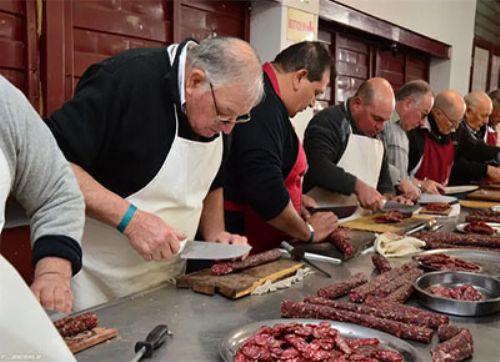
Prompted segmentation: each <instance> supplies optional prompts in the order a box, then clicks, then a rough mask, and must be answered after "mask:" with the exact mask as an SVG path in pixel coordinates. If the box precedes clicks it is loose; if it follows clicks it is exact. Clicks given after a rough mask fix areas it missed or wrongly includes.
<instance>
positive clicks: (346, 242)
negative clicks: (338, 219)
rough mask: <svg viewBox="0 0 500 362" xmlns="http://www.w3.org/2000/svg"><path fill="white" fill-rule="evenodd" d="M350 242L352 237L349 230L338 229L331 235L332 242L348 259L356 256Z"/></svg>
mask: <svg viewBox="0 0 500 362" xmlns="http://www.w3.org/2000/svg"><path fill="white" fill-rule="evenodd" d="M350 240H351V235H350V232H349V229H348V228H344V227H338V228H337V229H336V230H335V231H334V232H333V233H331V234H330V242H331V243H332V244H333V245H334V246H335V247H336V248H337V249H338V250H339V251H340V252H341V253H342V254H344V255H345V256H346V257H351V256H353V255H354V249H353V247H352V244H351V243H350Z"/></svg>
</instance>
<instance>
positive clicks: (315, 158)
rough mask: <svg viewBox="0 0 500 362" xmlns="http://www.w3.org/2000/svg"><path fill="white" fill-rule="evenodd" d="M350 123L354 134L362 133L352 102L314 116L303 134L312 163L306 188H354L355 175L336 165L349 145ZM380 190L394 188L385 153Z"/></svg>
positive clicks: (345, 191)
mask: <svg viewBox="0 0 500 362" xmlns="http://www.w3.org/2000/svg"><path fill="white" fill-rule="evenodd" d="M349 126H351V127H352V131H353V133H354V134H359V135H362V133H361V131H360V130H358V129H357V128H356V125H355V122H354V120H353V118H352V115H351V112H350V111H349V103H347V107H346V106H344V104H340V105H337V106H335V107H329V108H327V109H324V110H322V111H321V112H319V113H317V114H316V115H315V116H314V117H313V118H312V119H311V121H310V122H309V125H308V126H307V128H306V132H305V136H304V149H305V151H306V155H307V162H308V164H309V168H308V170H307V173H306V175H305V178H304V192H308V191H309V190H311V189H312V188H313V187H315V186H317V187H321V188H323V189H326V190H329V191H332V192H337V193H341V194H344V195H350V194H351V193H353V192H354V187H355V185H356V176H354V175H352V174H350V173H348V172H346V171H344V169H343V168H341V167H338V166H337V163H338V162H339V161H340V159H341V157H342V155H343V154H344V151H345V149H346V147H347V142H348V140H349V135H350V133H351V129H350V127H349ZM377 138H378V136H377ZM377 190H378V191H379V192H381V193H383V194H385V193H394V192H395V190H394V187H393V185H392V181H391V178H390V174H389V164H388V162H387V157H386V155H385V153H384V159H383V161H382V167H381V169H380V176H379V180H378V185H377Z"/></svg>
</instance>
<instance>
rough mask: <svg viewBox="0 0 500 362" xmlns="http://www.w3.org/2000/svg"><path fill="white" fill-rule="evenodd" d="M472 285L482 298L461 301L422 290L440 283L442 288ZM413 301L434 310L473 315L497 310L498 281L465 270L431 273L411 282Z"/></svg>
mask: <svg viewBox="0 0 500 362" xmlns="http://www.w3.org/2000/svg"><path fill="white" fill-rule="evenodd" d="M466 283H469V284H472V285H473V286H474V287H475V288H476V289H477V290H479V291H480V292H481V293H483V295H484V296H485V300H483V301H471V302H469V301H461V300H455V299H450V298H443V297H438V296H435V295H433V294H431V293H429V292H427V291H426V289H427V288H429V287H430V286H432V285H436V284H441V285H443V286H445V287H456V286H460V285H462V284H466ZM414 287H415V292H416V294H417V301H418V302H419V303H420V304H422V305H423V306H425V307H427V308H430V309H433V310H436V311H438V312H442V313H447V314H453V315H459V316H463V317H476V316H481V315H486V314H493V313H497V312H500V281H499V280H498V279H495V278H492V277H489V276H486V275H481V274H477V273H467V272H449V271H442V272H432V273H427V274H424V275H422V276H421V277H419V278H418V279H417V280H416V281H415V283H414Z"/></svg>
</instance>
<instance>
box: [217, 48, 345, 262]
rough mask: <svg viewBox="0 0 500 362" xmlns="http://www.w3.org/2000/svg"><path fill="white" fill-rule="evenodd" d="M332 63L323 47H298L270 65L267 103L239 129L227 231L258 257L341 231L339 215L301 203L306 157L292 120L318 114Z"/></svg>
mask: <svg viewBox="0 0 500 362" xmlns="http://www.w3.org/2000/svg"><path fill="white" fill-rule="evenodd" d="M330 66H331V58H330V54H329V53H328V50H327V49H326V48H325V47H324V46H323V45H322V44H321V43H319V42H302V43H298V44H294V45H292V46H290V47H288V48H286V49H285V50H283V51H282V52H281V53H280V54H278V55H277V56H276V59H275V60H274V61H273V62H272V63H266V64H264V67H263V68H264V90H265V98H264V100H263V101H262V102H261V103H260V104H259V105H258V106H257V107H255V108H254V109H252V112H251V116H252V121H251V122H248V123H246V124H243V125H241V126H239V127H237V128H236V129H235V130H234V132H233V143H232V149H231V154H230V156H229V160H228V169H227V171H228V172H227V174H226V179H225V187H224V192H225V200H226V201H225V211H226V226H227V228H228V230H230V231H232V232H236V233H242V234H244V235H245V236H247V237H248V240H249V243H250V244H251V245H252V247H253V249H252V251H253V252H259V251H263V250H267V249H271V248H274V247H276V246H278V245H279V243H280V241H282V240H283V239H299V240H303V241H310V242H313V241H321V240H323V239H325V238H326V237H327V236H328V235H329V234H330V233H331V232H332V231H333V230H334V229H335V227H336V216H335V215H334V214H333V213H330V212H328V213H315V214H314V215H312V216H310V217H309V215H308V213H307V212H306V211H305V209H304V207H303V206H315V205H316V204H315V203H314V202H312V201H311V200H310V199H307V198H305V199H303V198H302V175H303V174H304V172H305V169H306V159H305V154H304V151H303V148H302V144H301V143H300V140H299V138H298V137H297V134H296V133H295V129H294V128H293V125H292V123H291V122H290V118H289V117H293V116H295V115H296V114H297V113H298V112H301V111H302V110H304V109H306V108H307V107H312V106H313V105H314V102H315V99H316V96H317V95H318V94H320V93H322V92H323V91H324V90H325V88H326V86H327V84H328V82H329V78H330Z"/></svg>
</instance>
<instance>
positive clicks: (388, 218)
mask: <svg viewBox="0 0 500 362" xmlns="http://www.w3.org/2000/svg"><path fill="white" fill-rule="evenodd" d="M401 220H403V214H402V213H401V212H399V211H389V212H386V213H383V214H382V215H380V216H377V217H376V218H375V222H376V223H379V224H395V223H398V222H400V221H401Z"/></svg>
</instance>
